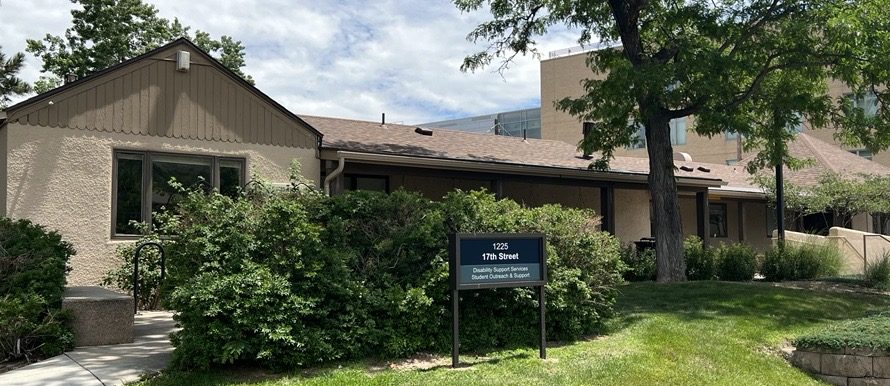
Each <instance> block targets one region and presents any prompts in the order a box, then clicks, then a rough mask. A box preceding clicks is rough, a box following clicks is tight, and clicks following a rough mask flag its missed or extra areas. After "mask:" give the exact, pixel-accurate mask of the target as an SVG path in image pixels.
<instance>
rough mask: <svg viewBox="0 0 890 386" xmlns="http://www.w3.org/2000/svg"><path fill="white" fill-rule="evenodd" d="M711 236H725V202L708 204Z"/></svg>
mask: <svg viewBox="0 0 890 386" xmlns="http://www.w3.org/2000/svg"><path fill="white" fill-rule="evenodd" d="M708 211H709V212H710V213H709V214H710V216H709V218H710V222H709V225H710V228H709V229H710V233H711V237H727V229H726V228H727V219H726V204H709V205H708Z"/></svg>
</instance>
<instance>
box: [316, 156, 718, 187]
mask: <svg viewBox="0 0 890 386" xmlns="http://www.w3.org/2000/svg"><path fill="white" fill-rule="evenodd" d="M325 153H327V156H328V157H331V152H322V157H323V158H324V156H325ZM333 153H334V154H335V155H336V157H337V159H338V160H342V159H344V158H349V159H350V160H353V161H362V162H366V163H372V164H380V165H403V166H416V167H426V168H433V169H447V170H455V169H458V170H471V171H479V172H500V173H506V174H521V175H531V176H541V177H557V178H566V179H587V180H593V179H596V180H606V181H614V182H631V183H648V178H649V176H648V175H647V174H645V173H634V172H619V171H613V172H603V171H596V170H582V169H566V168H558V167H547V166H531V165H519V164H505V163H493V162H480V161H471V160H458V159H443V158H429V157H418V156H403V155H395V154H379V153H363V152H354V151H345V150H338V151H335V152H333ZM340 165H343V162H342V161H341V162H340ZM338 169H339V167H338ZM334 172H335V173H337V171H336V170H335V171H334ZM341 172H342V171H341ZM325 180H327V178H326V179H325ZM677 182H678V183H681V184H683V185H684V186H694V187H719V186H722V185H724V184H725V183H724V182H723V180H720V179H707V178H689V177H677Z"/></svg>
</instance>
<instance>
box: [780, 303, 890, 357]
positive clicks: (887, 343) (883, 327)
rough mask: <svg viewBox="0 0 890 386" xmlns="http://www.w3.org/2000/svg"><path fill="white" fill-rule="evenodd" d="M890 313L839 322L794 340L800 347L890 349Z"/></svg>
mask: <svg viewBox="0 0 890 386" xmlns="http://www.w3.org/2000/svg"><path fill="white" fill-rule="evenodd" d="M888 332H890V313H887V312H885V313H883V314H877V315H873V316H869V317H865V318H861V319H854V320H848V321H844V322H838V323H835V324H832V325H829V326H828V327H825V328H823V329H821V330H819V331H816V332H813V333H810V334H806V335H803V336H800V337H798V338H797V339H795V340H794V345H795V346H797V347H798V348H804V349H807V348H810V349H819V348H827V349H842V348H860V349H875V350H885V351H890V333H888Z"/></svg>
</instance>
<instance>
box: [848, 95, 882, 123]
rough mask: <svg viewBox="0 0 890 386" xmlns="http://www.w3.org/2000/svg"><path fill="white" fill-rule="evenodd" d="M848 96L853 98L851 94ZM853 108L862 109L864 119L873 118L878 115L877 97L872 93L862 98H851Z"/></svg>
mask: <svg viewBox="0 0 890 386" xmlns="http://www.w3.org/2000/svg"><path fill="white" fill-rule="evenodd" d="M849 96H850V97H853V95H852V94H850V95H849ZM853 107H856V108H860V109H862V110H863V112H864V113H865V116H866V117H873V116H875V115H876V114H877V113H878V97H877V96H875V93H873V92H868V93H866V94H865V95H864V96H862V97H853Z"/></svg>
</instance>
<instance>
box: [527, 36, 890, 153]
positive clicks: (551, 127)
mask: <svg viewBox="0 0 890 386" xmlns="http://www.w3.org/2000/svg"><path fill="white" fill-rule="evenodd" d="M566 52H569V53H567V54H562V55H560V54H556V53H554V55H551V57H550V58H547V59H544V60H541V136H542V138H544V139H553V140H558V141H564V142H567V143H570V144H577V143H578V142H579V141H580V140H581V139H582V132H581V122H580V121H579V120H578V119H577V118H575V117H573V116H571V115H570V114H568V113H566V112H563V111H560V110H558V109H557V108H556V107H555V105H554V103H555V102H557V101H559V100H561V99H563V98H567V97H572V98H576V97H580V96H581V95H583V93H584V90H583V87H582V85H581V82H582V81H583V80H585V79H597V78H598V77H602V76H603V75H602V74H595V73H593V72H592V70H591V69H590V68H589V67H588V66H587V64H586V60H587V58H588V53H589V52H590V51H584V50H575V51H566ZM828 89H829V95H831V96H832V97H840V96H844V95H846V94H848V93H849V92H850V91H849V89H848V88H847V87H846V86H845V85H844V84H842V83H840V82H836V81H834V82H831V83H830V84H829V85H828ZM694 126H695V117H694V116H692V117H687V118H685V119H684V118H681V119H678V120H675V122H672V135H671V136H672V141H671V142H672V144H673V145H674V150H675V151H677V152H683V153H687V154H689V155H691V157H692V159H693V160H695V161H701V162H708V163H722V164H734V163H736V162H738V161H740V160H742V159H744V158H745V156H746V155H747V154H745V153H743V151H742V146H741V143H740V142H739V138H738V136H737V135H733V134H724V135H717V136H714V137H711V138H708V137H704V136H699V135H697V134H695V133H694V132H693V131H692V130H691V129H692V128H693V127H694ZM800 129H802V131H803V132H807V133H809V134H810V135H812V136H813V137H816V138H818V139H820V140H822V141H825V142H828V143H832V144H834V145H836V146H839V147H841V148H843V149H845V150H848V151H851V152H854V153H855V154H858V155H862V156H865V157H867V158H869V159H873V160H874V161H876V162H878V163H881V164H883V165H887V166H890V152H883V153H879V154H874V155H872V154H871V153H869V152H867V151H865V150H864V149H860V148H852V147H849V146H843V145H842V144H840V143H838V142H837V141H836V140H835V138H834V134H835V131H834V130H832V129H830V128H828V129H816V128H814V127H812V126H811V125H810V124H809V122H804V123H803V127H802V128H800ZM677 130H680V131H682V132H676V131H677ZM615 154H616V155H621V156H629V157H648V154H647V153H646V149H645V148H644V147H642V148H635V149H629V148H628V149H616V151H615Z"/></svg>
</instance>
